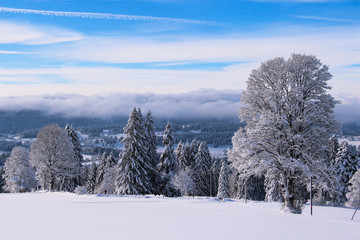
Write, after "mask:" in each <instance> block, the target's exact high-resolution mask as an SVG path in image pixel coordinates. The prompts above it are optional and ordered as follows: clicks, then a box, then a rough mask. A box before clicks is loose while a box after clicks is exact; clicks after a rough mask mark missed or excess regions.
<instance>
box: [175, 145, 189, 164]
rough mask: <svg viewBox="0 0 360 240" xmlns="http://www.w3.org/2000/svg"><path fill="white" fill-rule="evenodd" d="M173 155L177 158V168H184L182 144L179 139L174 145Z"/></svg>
mask: <svg viewBox="0 0 360 240" xmlns="http://www.w3.org/2000/svg"><path fill="white" fill-rule="evenodd" d="M175 156H176V160H177V163H178V166H179V169H185V168H186V167H187V166H186V163H185V156H184V144H183V143H182V141H181V140H180V142H179V143H178V145H177V146H176V150H175Z"/></svg>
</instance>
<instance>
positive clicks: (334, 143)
mask: <svg viewBox="0 0 360 240" xmlns="http://www.w3.org/2000/svg"><path fill="white" fill-rule="evenodd" d="M338 150H339V140H338V139H337V137H336V136H335V134H334V135H332V137H331V138H330V148H329V162H330V165H335V164H336V155H337V153H338Z"/></svg>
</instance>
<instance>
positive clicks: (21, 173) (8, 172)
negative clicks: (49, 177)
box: [3, 147, 36, 193]
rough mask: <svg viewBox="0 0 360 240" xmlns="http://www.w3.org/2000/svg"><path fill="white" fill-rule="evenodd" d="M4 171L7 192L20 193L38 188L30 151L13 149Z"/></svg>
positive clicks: (20, 148) (19, 148)
mask: <svg viewBox="0 0 360 240" xmlns="http://www.w3.org/2000/svg"><path fill="white" fill-rule="evenodd" d="M4 170H5V174H4V176H3V178H4V179H5V187H4V190H5V191H8V192H11V193H18V192H28V191H31V189H35V188H36V180H35V171H34V169H33V168H32V167H31V166H30V164H29V150H27V149H26V148H23V147H15V148H13V150H12V151H11V154H10V157H9V158H8V159H7V160H6V162H5V166H4Z"/></svg>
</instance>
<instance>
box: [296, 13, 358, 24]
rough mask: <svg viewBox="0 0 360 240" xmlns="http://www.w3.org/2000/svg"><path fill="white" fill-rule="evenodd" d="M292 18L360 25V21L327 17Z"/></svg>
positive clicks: (300, 16) (299, 16)
mask: <svg viewBox="0 0 360 240" xmlns="http://www.w3.org/2000/svg"><path fill="white" fill-rule="evenodd" d="M292 17H294V18H302V19H309V20H319V21H330V22H347V23H360V21H357V20H352V19H343V18H329V17H319V16H305V15H292Z"/></svg>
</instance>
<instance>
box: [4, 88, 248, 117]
mask: <svg viewBox="0 0 360 240" xmlns="http://www.w3.org/2000/svg"><path fill="white" fill-rule="evenodd" d="M240 94H241V91H240V90H211V89H202V90H197V91H192V92H189V93H183V94H154V93H144V94H138V93H132V94H129V93H116V94H110V95H106V96H100V95H94V96H83V95H74V94H62V95H37V96H23V97H7V98H0V109H2V110H23V109H28V110H29V109H31V110H41V111H45V112H48V113H62V114H65V115H68V116H92V117H113V116H128V115H129V113H130V111H131V109H132V108H133V107H141V109H142V110H143V111H144V112H145V111H148V110H150V111H151V112H153V114H154V116H156V117H164V118H170V119H173V118H185V119H197V118H205V119H209V118H210V119H229V118H231V119H235V118H236V114H237V109H238V107H239V104H240Z"/></svg>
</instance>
